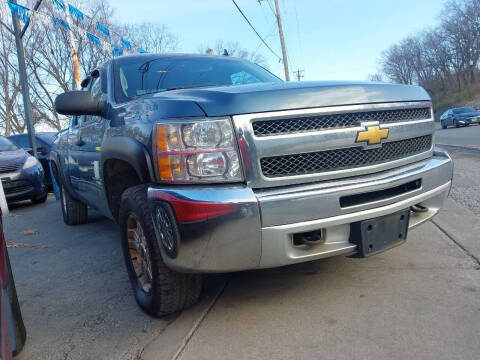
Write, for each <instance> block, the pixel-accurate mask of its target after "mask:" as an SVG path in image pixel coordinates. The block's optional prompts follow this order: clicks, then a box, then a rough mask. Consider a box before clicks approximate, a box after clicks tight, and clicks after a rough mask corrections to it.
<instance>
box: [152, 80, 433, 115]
mask: <svg viewBox="0 0 480 360" xmlns="http://www.w3.org/2000/svg"><path fill="white" fill-rule="evenodd" d="M154 97H155V98H158V99H163V100H167V98H170V99H172V98H174V99H175V100H177V101H178V100H180V99H182V100H190V101H193V102H195V103H196V104H197V105H198V106H199V107H200V108H201V109H202V110H203V112H204V113H205V114H206V115H207V116H224V115H238V114H248V113H257V112H268V111H277V110H292V109H304V108H315V107H325V106H337V105H354V104H365V103H384V102H404V101H430V96H429V95H428V94H427V92H426V91H425V90H424V89H423V88H421V87H419V86H411V85H397V84H385V83H374V82H346V81H343V82H339V81H336V82H331V81H329V82H320V81H315V82H289V83H258V84H246V85H235V86H216V87H207V88H196V89H182V90H174V91H169V92H163V93H159V94H155V95H154ZM172 100H173V99H172Z"/></svg>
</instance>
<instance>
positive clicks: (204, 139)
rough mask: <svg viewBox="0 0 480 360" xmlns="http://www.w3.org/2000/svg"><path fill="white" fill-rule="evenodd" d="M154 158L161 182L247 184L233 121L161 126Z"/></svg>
mask: <svg viewBox="0 0 480 360" xmlns="http://www.w3.org/2000/svg"><path fill="white" fill-rule="evenodd" d="M154 154H155V156H156V170H157V176H158V179H159V180H160V181H167V182H179V183H182V182H183V183H195V182H209V183H213V182H238V181H242V180H243V174H242V168H241V165H240V159H239V156H238V152H237V146H236V140H235V135H234V131H233V127H232V123H231V121H230V119H215V120H207V119H195V120H177V121H175V120H173V121H165V122H161V123H157V124H156V132H155V138H154Z"/></svg>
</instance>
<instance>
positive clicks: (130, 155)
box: [100, 136, 155, 183]
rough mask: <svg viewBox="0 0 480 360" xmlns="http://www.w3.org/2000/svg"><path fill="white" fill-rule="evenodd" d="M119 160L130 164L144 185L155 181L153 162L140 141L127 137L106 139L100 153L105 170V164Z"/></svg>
mask: <svg viewBox="0 0 480 360" xmlns="http://www.w3.org/2000/svg"><path fill="white" fill-rule="evenodd" d="M110 159H118V160H122V161H125V162H127V163H129V164H130V165H131V166H132V167H133V168H134V169H135V171H136V173H137V175H138V178H139V179H140V181H141V182H142V183H146V182H151V181H154V179H155V175H154V172H153V166H152V160H151V157H150V154H149V152H148V150H147V148H146V147H145V146H144V145H143V144H142V143H141V142H139V141H138V140H135V139H133V138H131V137H126V136H113V137H110V138H106V139H105V140H104V142H103V144H102V149H101V151H100V162H101V166H102V169H104V166H105V162H106V161H107V160H110Z"/></svg>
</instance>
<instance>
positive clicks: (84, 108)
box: [55, 90, 105, 115]
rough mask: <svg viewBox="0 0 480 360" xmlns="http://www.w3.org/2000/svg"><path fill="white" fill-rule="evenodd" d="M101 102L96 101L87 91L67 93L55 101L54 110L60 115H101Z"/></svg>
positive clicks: (102, 106) (102, 103) (102, 105)
mask: <svg viewBox="0 0 480 360" xmlns="http://www.w3.org/2000/svg"><path fill="white" fill-rule="evenodd" d="M104 104H105V103H104V102H103V101H96V100H95V99H94V98H93V96H92V94H91V93H89V92H88V91H78V90H76V91H68V92H66V93H63V94H60V95H58V96H57V98H56V99H55V110H56V111H57V113H59V114H62V115H102V113H103V108H104Z"/></svg>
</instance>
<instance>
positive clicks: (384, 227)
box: [350, 209, 410, 257]
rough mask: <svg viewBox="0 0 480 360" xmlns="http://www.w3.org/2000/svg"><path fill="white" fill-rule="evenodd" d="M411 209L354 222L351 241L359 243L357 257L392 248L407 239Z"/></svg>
mask: <svg viewBox="0 0 480 360" xmlns="http://www.w3.org/2000/svg"><path fill="white" fill-rule="evenodd" d="M409 220H410V209H408V210H404V211H401V212H398V213H395V214H391V215H386V216H382V217H379V218H375V219H369V220H364V221H360V222H356V223H353V224H352V225H351V229H350V242H352V243H354V244H357V246H358V249H357V250H358V252H357V254H356V256H357V257H369V256H372V255H375V254H378V253H380V252H383V251H385V250H388V249H391V248H393V247H395V246H398V245H400V244H402V243H403V242H405V240H406V239H407V232H408V222H409Z"/></svg>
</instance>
